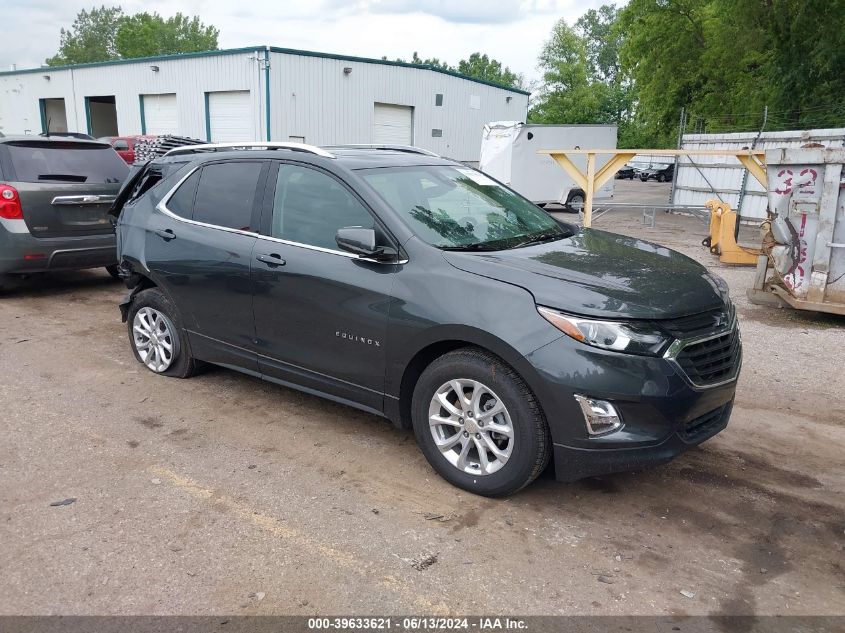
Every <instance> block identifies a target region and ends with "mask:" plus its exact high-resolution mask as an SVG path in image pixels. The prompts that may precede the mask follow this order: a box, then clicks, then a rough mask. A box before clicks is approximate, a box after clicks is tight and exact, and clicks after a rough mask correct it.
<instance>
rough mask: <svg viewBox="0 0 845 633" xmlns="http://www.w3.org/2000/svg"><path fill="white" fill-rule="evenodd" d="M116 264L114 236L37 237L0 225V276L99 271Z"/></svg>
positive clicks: (109, 234) (107, 234)
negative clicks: (98, 269) (77, 270)
mask: <svg viewBox="0 0 845 633" xmlns="http://www.w3.org/2000/svg"><path fill="white" fill-rule="evenodd" d="M116 263H117V250H116V247H115V236H114V234H113V233H105V234H102V235H84V236H79V237H49V238H38V237H34V236H33V235H32V234H31V233H29V232H28V231H26V232H24V231H14V232H13V231H10V230H6V228H5V226H0V274H29V273H38V272H45V271H48V270H73V269H80V268H99V267H101V266H110V265H112V264H116Z"/></svg>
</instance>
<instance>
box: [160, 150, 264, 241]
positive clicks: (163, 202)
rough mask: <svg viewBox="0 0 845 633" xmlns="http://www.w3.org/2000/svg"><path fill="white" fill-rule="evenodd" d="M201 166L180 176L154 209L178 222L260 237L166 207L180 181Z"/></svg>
mask: <svg viewBox="0 0 845 633" xmlns="http://www.w3.org/2000/svg"><path fill="white" fill-rule="evenodd" d="M202 167H203V166H202V165H197V166H196V167H194V168H193V169H192V170H190V171H189V172H188V173H187V174H185V175H184V176H183V177H182V178H180V179H179V182H177V183H176V184H175V185H173V188H172V189H170V191H168V192H167V193H166V194H164V196H163V197H162V199H161V200H159V202H158V204H157V205H156V207H155V208H156V211H159V212H161V213H163V214H164V215H166V216H168V217H170V218H172V219H174V220H178V221H179V222H184V223H185V224H193V225H194V226H204V227H206V228H209V229H217V230H218V231H226V232H227V233H236V234H238V235H247V236H249V237H261V236H260V235H259V234H258V233H255V232H253V231H241V230H240V229H231V228H229V227H228V226H219V225H217V224H208V223H206V222H198V221H197V220H192V219H189V218H183V217H182V216H181V215H177V214H175V213H173V211H171V210H170V209H168V208H167V203H168V202H169V201H170V198H172V197H173V194H175V193H176V190H177V189H179V187H181V186H182V183H184V182H185V181H186V180H187V179H188V178H190V177H191V176H193V175H194V173H195V172H197V171H198V170H200V169H202Z"/></svg>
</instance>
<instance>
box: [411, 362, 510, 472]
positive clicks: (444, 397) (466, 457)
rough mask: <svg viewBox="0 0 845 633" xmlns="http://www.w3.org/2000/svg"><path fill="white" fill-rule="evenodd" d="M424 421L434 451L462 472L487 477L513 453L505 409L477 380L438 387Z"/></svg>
mask: <svg viewBox="0 0 845 633" xmlns="http://www.w3.org/2000/svg"><path fill="white" fill-rule="evenodd" d="M428 420H429V428H430V430H431V436H432V437H433V438H434V443H435V445H436V446H437V448H438V450H439V451H440V452H441V453H442V454H443V456H444V457H445V458H446V460H447V461H448V462H449V463H450V464H452V465H453V466H454V467H455V468H457V469H458V470H460V471H462V472H465V473H468V474H471V475H491V474H493V473H495V472H496V471H498V470H500V469H501V468H502V467H503V466H504V465H505V464H507V462H508V460H509V459H510V457H511V454H512V453H513V445H514V428H513V423H512V422H511V417H510V414H509V413H508V410H507V407H505V404H504V403H503V402H502V401H501V399H500V398H499V397H498V396H497V395H496V394H495V393H494V392H493V390H491V389H490V388H489V387H487V386H486V385H484V384H483V383H481V382H478V381H477V380H470V379H467V378H459V379H455V380H450V381H449V382H447V383H444V384H443V385H441V386H440V388H439V389H438V390H437V391H436V392H435V393H434V396H433V397H432V398H431V403H430V405H429V412H428Z"/></svg>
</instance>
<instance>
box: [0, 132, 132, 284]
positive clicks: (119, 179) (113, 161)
mask: <svg viewBox="0 0 845 633" xmlns="http://www.w3.org/2000/svg"><path fill="white" fill-rule="evenodd" d="M128 173H129V168H128V167H127V165H126V163H124V162H123V160H121V158H120V157H119V156H118V155H117V153H115V151H114V150H113V149H112V147H111V146H110V145H108V144H106V143H98V142H95V141H87V140H78V139H73V138H68V137H63V138H52V137H51V138H46V137H34V136H5V137H3V138H0V289H2V287H3V285H4V283H5V284H8V282H9V281H10V280H11V278H12V277H14V276H15V275H26V274H31V273H37V272H44V271H48V270H60V269H75V268H97V267H99V266H105V267H107V268H108V270H109V272H111V273H112V274H113V275H116V274H117V273H116V264H117V256H116V253H115V238H114V230H113V228H112V225H111V222H110V218H109V215H108V211H109V208H110V207H111V205H112V203H113V202H114V200H115V196H116V194H117V192H118V191H119V190H120V186H121V184H122V183H123V181H124V179H125V178H126V176H127V174H128Z"/></svg>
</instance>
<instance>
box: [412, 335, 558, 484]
mask: <svg viewBox="0 0 845 633" xmlns="http://www.w3.org/2000/svg"><path fill="white" fill-rule="evenodd" d="M457 389H460V391H461V394H462V395H463V398H461V396H458V391H457ZM494 411H495V413H494ZM411 417H412V421H413V425H414V434H415V435H416V438H417V443H418V444H419V446H420V450H422V452H423V455H425V458H426V459H427V460H428V463H429V464H431V466H432V468H434V470H436V471H437V472H438V474H440V476H441V477H443V478H444V479H445V480H446V481H448V482H449V483H451V484H453V485H455V486H458V487H459V488H463V489H464V490H467V491H469V492H472V493H474V494H478V495H484V496H488V497H498V496H505V495H509V494H513V493H515V492H517V491H518V490H520V489H522V488H524V487H525V486H527V485H528V484H529V483H531V482H532V481H534V479H536V478H537V476H538V475H539V474H540V473H541V472H543V469H545V467H546V465H547V464H548V463H549V459H550V457H551V438H550V435H549V429H548V425H547V424H546V419H545V416H544V415H543V412H542V410H541V409H540V404H539V403H538V402H537V399H536V398H535V396H534V394H533V393H532V392H531V389H529V387H528V385H527V384H525V381H524V380H523V379H522V378H521V377H520V375H519V374H518V373H517V372H516V371H514V369H513V368H512V367H510V366H508V365H506V364H505V363H504V362H503V361H502V360H501V359H499V358H498V357H496V356H494V355H492V354H490V353H488V352H485V351H482V350H479V349H473V348H463V349H459V350H455V351H453V352H449V353H448V354H445V355H443V356H441V357H440V358H438V359H437V360H435V361H434V362H432V363H431V365H429V366H428V367H427V368H426V369H425V371H423V373H422V375H421V376H420V378H419V380H418V381H417V384H416V387H415V388H414V395H413V401H412V403H411ZM432 422H433V423H432ZM438 422H442V423H438ZM494 429H496V430H494ZM508 435H509V436H508ZM435 438H437V439H435ZM438 444H439V445H440V446H438ZM465 446H466V448H465ZM482 452H483V454H484V456H483V457H482Z"/></svg>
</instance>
